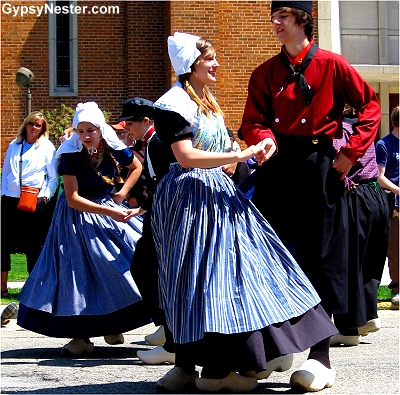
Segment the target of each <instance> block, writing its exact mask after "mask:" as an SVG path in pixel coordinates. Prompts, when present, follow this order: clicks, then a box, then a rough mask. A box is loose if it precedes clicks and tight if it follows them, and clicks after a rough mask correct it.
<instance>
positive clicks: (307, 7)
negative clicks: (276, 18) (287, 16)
mask: <svg viewBox="0 0 400 395" xmlns="http://www.w3.org/2000/svg"><path fill="white" fill-rule="evenodd" d="M282 7H290V8H296V9H298V10H301V11H304V12H307V14H309V15H311V16H312V9H313V2H312V1H285V0H273V1H272V3H271V12H274V10H276V9H277V8H282Z"/></svg>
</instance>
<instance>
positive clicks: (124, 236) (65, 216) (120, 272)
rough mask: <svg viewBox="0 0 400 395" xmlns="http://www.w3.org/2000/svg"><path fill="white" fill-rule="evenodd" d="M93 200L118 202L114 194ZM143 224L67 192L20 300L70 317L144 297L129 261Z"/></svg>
mask: <svg viewBox="0 0 400 395" xmlns="http://www.w3.org/2000/svg"><path fill="white" fill-rule="evenodd" d="M91 200H93V201H94V202H96V203H98V204H101V205H104V206H108V207H116V206H117V205H116V203H115V202H114V201H113V199H112V198H111V196H109V195H108V196H104V197H100V198H93V199H91ZM142 224H143V219H142V217H134V218H132V219H131V220H129V221H128V222H127V223H124V222H117V221H115V220H113V219H112V218H111V217H109V216H107V215H99V214H93V213H89V212H83V211H80V210H75V209H73V208H71V207H69V206H68V203H67V199H66V197H65V193H64V192H63V193H62V194H61V195H60V197H59V198H58V200H57V205H56V209H55V211H54V215H53V219H52V223H51V226H50V229H49V233H48V235H47V239H46V243H45V245H44V246H43V250H42V252H41V254H40V256H39V258H38V261H37V263H36V265H35V267H34V269H33V271H32V273H31V274H30V275H29V277H28V279H27V281H26V283H25V285H24V287H23V288H22V290H21V293H20V296H19V300H20V303H22V304H24V305H25V306H27V307H30V308H32V309H36V310H40V311H44V312H47V313H51V314H52V316H64V317H66V316H79V315H86V316H88V315H103V314H110V313H113V312H115V311H117V310H120V309H123V308H125V307H127V306H130V305H132V304H135V303H136V302H139V301H140V300H141V296H140V293H139V290H138V288H137V286H136V284H135V282H134V281H133V278H132V276H131V273H130V264H131V261H132V256H133V254H134V252H135V246H136V242H137V241H138V240H139V238H140V237H141V233H142ZM117 333H118V332H117Z"/></svg>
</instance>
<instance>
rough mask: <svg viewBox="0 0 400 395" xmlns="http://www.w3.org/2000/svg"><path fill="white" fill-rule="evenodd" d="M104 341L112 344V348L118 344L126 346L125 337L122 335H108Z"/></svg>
mask: <svg viewBox="0 0 400 395" xmlns="http://www.w3.org/2000/svg"><path fill="white" fill-rule="evenodd" d="M104 341H105V342H106V343H107V344H111V345H112V346H115V345H116V344H124V341H125V339H124V335H123V334H122V333H120V334H119V335H107V336H104Z"/></svg>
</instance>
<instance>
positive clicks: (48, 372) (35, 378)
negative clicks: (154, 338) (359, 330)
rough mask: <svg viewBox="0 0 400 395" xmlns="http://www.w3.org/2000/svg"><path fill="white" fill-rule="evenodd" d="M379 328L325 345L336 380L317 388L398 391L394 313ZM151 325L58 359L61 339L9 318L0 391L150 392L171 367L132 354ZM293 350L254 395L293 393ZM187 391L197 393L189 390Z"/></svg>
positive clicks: (327, 393) (384, 314) (327, 394)
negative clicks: (346, 342)
mask: <svg viewBox="0 0 400 395" xmlns="http://www.w3.org/2000/svg"><path fill="white" fill-rule="evenodd" d="M379 315H380V317H381V319H382V329H381V330H380V331H379V332H376V333H372V334H370V335H368V336H367V337H364V338H363V339H362V342H361V344H360V345H359V346H357V347H333V348H331V360H332V363H333V365H334V366H335V367H336V370H337V378H336V383H335V385H334V386H333V387H332V388H329V389H328V388H327V389H325V390H323V391H322V392H321V394H323V395H331V394H342V395H347V394H357V395H360V394H363V395H366V394H373V395H377V394H387V395H389V394H390V395H393V394H399V320H398V318H399V311H398V310H395V311H394V310H380V311H379ZM154 329H155V327H154V325H152V324H150V325H147V326H145V327H143V328H140V329H137V330H134V331H131V332H128V333H126V334H125V344H124V345H118V346H110V345H108V344H106V343H105V342H104V339H103V338H94V339H92V341H93V342H94V343H95V349H94V351H93V353H92V354H90V355H89V356H87V357H84V358H68V357H62V356H61V354H60V350H61V347H62V346H63V345H64V343H66V342H67V340H66V339H54V338H48V337H46V336H42V335H38V334H36V333H33V332H30V331H27V330H24V329H22V328H20V327H19V326H18V325H17V324H16V320H15V319H13V320H11V321H10V323H8V324H7V325H4V326H3V327H2V328H1V392H2V393H3V394H18V395H22V394H154V393H156V390H155V382H156V381H157V380H158V379H159V378H160V377H161V376H162V375H164V374H165V373H166V372H167V371H168V370H169V369H171V365H158V366H146V365H143V364H142V363H141V362H140V361H139V360H138V358H137V357H136V352H137V351H138V350H141V349H146V348H149V346H147V344H146V343H145V342H144V340H143V338H144V335H145V334H148V333H151V332H153V331H154ZM306 356H307V352H304V353H301V354H297V355H295V358H294V364H293V367H292V368H291V369H290V370H288V371H287V372H283V373H278V372H274V373H273V374H272V375H271V376H270V377H269V379H268V380H264V381H261V382H260V384H259V386H258V388H257V389H256V390H255V391H254V392H253V393H257V394H294V393H295V392H292V391H291V390H290V387H289V377H290V375H291V373H292V372H293V370H294V369H295V368H297V367H299V366H300V365H301V364H302V362H303V361H304V360H305V359H306ZM191 393H198V392H196V390H193V391H192V392H191Z"/></svg>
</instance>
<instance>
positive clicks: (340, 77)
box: [242, 48, 381, 163]
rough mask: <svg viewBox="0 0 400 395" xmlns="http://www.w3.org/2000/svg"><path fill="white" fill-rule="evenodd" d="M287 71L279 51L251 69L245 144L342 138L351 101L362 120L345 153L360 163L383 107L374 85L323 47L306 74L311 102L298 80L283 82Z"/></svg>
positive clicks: (245, 115)
mask: <svg viewBox="0 0 400 395" xmlns="http://www.w3.org/2000/svg"><path fill="white" fill-rule="evenodd" d="M288 75H290V73H289V71H288V70H287V69H286V68H285V67H284V65H283V63H282V61H281V59H280V55H276V56H274V57H273V58H271V59H269V60H267V61H266V62H264V63H263V64H261V65H260V66H259V67H257V68H256V69H255V70H254V71H253V73H252V75H251V78H250V81H249V86H248V97H247V102H246V106H245V109H244V113H243V119H242V133H243V138H244V140H245V141H246V143H247V145H252V144H256V143H258V142H259V141H261V140H264V139H265V138H267V137H271V138H273V139H274V140H275V138H274V134H285V135H296V136H317V135H324V136H326V137H329V138H331V139H333V138H341V137H342V126H341V122H342V117H343V108H344V104H345V103H347V104H349V105H350V106H352V107H354V108H355V109H356V114H357V116H358V122H357V123H355V124H354V125H353V129H354V133H353V135H352V136H351V138H350V140H349V142H348V143H347V145H346V146H345V147H343V148H342V149H341V152H342V153H343V154H344V155H345V156H346V157H348V158H349V159H350V160H351V161H352V162H353V163H356V162H357V159H359V158H360V157H362V156H363V155H364V153H365V151H366V150H367V148H368V147H369V146H370V145H371V144H372V143H373V141H374V138H375V136H376V133H377V131H378V126H379V122H380V116H381V111H380V105H379V101H378V98H377V96H376V94H375V92H374V91H373V89H372V88H371V87H370V86H369V85H368V84H367V83H366V82H365V81H364V79H363V78H362V77H361V76H360V74H359V73H358V72H357V71H356V70H355V69H354V68H353V67H351V66H350V64H349V63H348V62H347V61H346V60H345V59H344V58H343V57H342V56H340V55H337V54H334V53H332V52H329V51H325V50H322V49H320V48H319V49H318V50H317V52H316V54H315V56H314V58H313V59H312V60H311V62H310V64H309V65H308V67H307V68H306V70H305V72H304V74H303V75H304V77H305V78H306V80H307V83H308V85H309V86H310V88H311V91H312V94H313V100H312V102H311V104H310V105H309V106H307V105H306V103H305V101H304V98H303V95H302V92H301V90H300V87H299V85H298V83H297V82H295V80H294V79H290V80H289V81H288V82H286V83H285V84H283V81H284V79H285V77H286V76H288ZM278 149H279V147H278Z"/></svg>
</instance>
